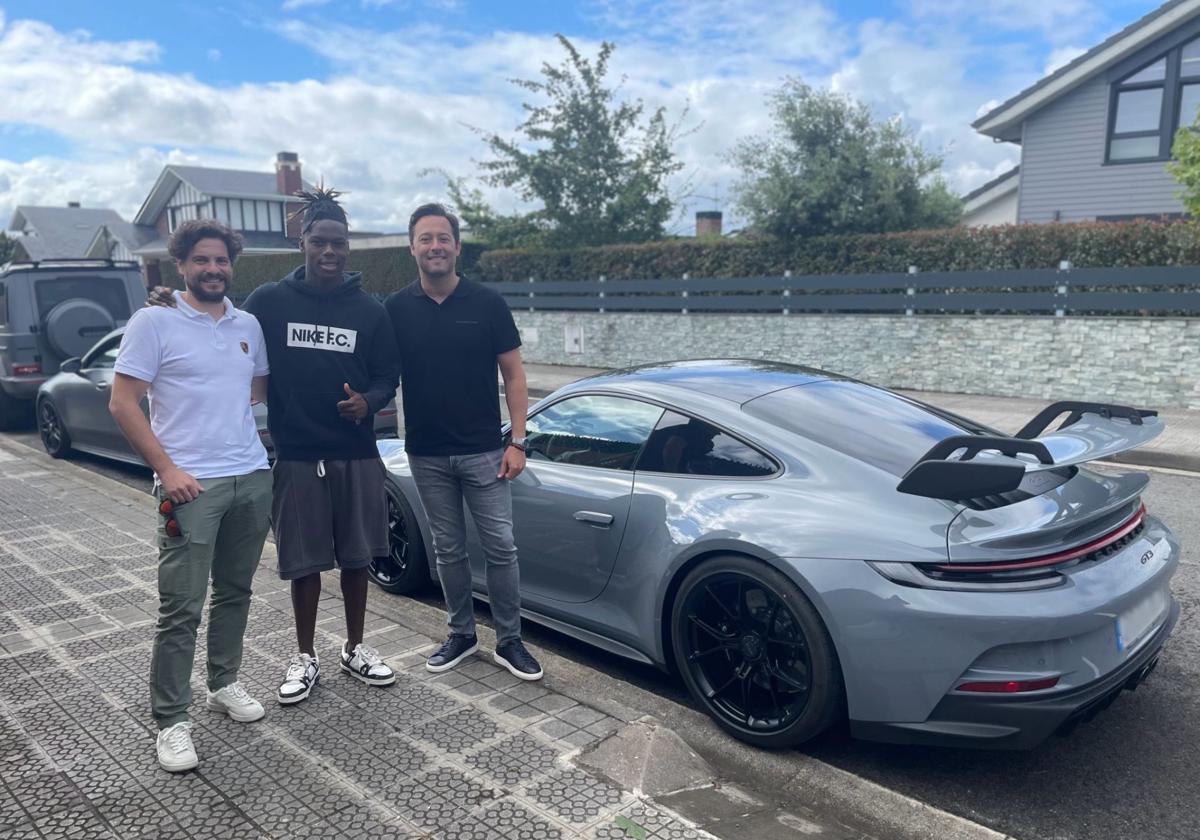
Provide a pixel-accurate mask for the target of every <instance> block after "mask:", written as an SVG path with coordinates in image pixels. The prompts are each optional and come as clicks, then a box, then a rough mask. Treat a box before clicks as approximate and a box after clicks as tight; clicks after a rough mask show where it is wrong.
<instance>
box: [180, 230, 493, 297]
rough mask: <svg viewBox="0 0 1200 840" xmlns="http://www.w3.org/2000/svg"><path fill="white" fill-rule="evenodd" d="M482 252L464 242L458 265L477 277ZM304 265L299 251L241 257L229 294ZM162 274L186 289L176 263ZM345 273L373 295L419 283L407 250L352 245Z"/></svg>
mask: <svg viewBox="0 0 1200 840" xmlns="http://www.w3.org/2000/svg"><path fill="white" fill-rule="evenodd" d="M482 251H483V246H482V245H479V244H477V243H474V242H464V243H463V245H462V256H461V257H459V261H458V262H459V267H460V268H461V269H462V270H463V271H465V272H468V273H470V274H472V275H474V274H475V273H476V271H477V266H478V263H479V255H480V253H482ZM303 262H304V259H303V257H302V256H301V255H300V252H299V251H296V252H295V253H292V254H255V255H251V256H242V257H241V258H239V259H238V261H237V265H236V266H234V271H233V288H232V289H231V290H230V291H231V292H233V294H235V295H242V294H247V293H248V292H251V291H253V290H254V289H256V288H257V287H259V286H261V285H262V284H263V283H270V282H271V281H273V280H279V279H280V278H282V277H284V276H286V275H287V274H289V273H290V272H291V271H292V270H293V269H295V268H296V266H298V265H301V264H303ZM159 270H160V272H161V274H162V279H163V282H164V283H165V284H166V285H168V286H172V287H174V288H176V289H181V288H183V283H182V282H181V280H180V278H179V273H178V272H176V270H175V262H174V261H173V260H162V261H161V262H160V263H159ZM346 270H347V271H361V272H362V273H363V288H364V289H365V290H366V291H368V292H371V293H374V294H387V293H389V292H394V291H396V290H397V289H402V288H404V287H405V286H407V285H408V284H409V283H411V282H412V281H413V280H416V279H417V264H416V263H415V262H414V261H413V258H412V254H410V253H409V251H408V249H407V248H367V249H363V250H360V251H356V250H354V248H353V244H352V245H351V249H350V258H349V260H347V262H346Z"/></svg>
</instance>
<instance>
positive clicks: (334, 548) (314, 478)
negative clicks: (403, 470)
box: [271, 458, 388, 580]
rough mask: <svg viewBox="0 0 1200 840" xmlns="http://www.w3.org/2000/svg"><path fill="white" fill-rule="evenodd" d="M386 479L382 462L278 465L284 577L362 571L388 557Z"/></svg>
mask: <svg viewBox="0 0 1200 840" xmlns="http://www.w3.org/2000/svg"><path fill="white" fill-rule="evenodd" d="M384 473H385V469H384V466H383V461H381V460H379V459H378V458H363V459H358V460H353V461H276V462H275V467H274V477H275V497H274V502H273V504H272V506H271V523H272V526H273V528H274V529H275V546H276V548H277V549H278V552H279V577H281V578H283V579H284V580H295V579H296V578H301V577H306V576H308V575H311V574H316V573H318V572H325V571H328V570H329V569H332V568H333V567H334V566H335V565H336V566H338V567H339V568H342V569H362V568H365V567H367V566H369V565H370V564H371V560H372V558H375V557H386V556H387V553H388V525H387V495H386V493H385V491H384V489H383V478H384Z"/></svg>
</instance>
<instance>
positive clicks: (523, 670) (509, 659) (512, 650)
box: [492, 639, 542, 680]
mask: <svg viewBox="0 0 1200 840" xmlns="http://www.w3.org/2000/svg"><path fill="white" fill-rule="evenodd" d="M492 658H493V659H494V660H496V664H497V665H503V666H504V667H505V668H507V669H508V670H509V671H510V672H512V675H513V676H514V677H517V678H518V679H522V680H540V679H541V678H542V666H541V665H539V664H538V661H537V660H536V659H534V658H533V654H532V653H530V652H529V651H528V650H526V649H525V644H524V643H523V642H522V641H521V640H520V639H513V640H512V641H511V642H505V643H504V644H502V645H497V646H496V653H495V654H494V655H493V656H492Z"/></svg>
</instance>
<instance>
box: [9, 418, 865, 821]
mask: <svg viewBox="0 0 1200 840" xmlns="http://www.w3.org/2000/svg"><path fill="white" fill-rule="evenodd" d="M145 502H146V499H145V496H144V494H142V493H141V492H140V491H134V490H129V489H126V488H123V487H121V486H119V485H115V484H113V483H112V482H110V481H108V480H107V479H103V478H100V477H97V476H95V475H92V474H90V473H88V472H86V471H84V470H81V469H78V468H76V467H75V466H73V465H71V464H65V463H62V462H54V461H52V460H51V459H49V458H47V457H45V456H44V455H41V454H37V453H34V452H32V451H30V450H28V449H23V448H22V447H21V446H20V445H18V444H15V443H13V442H11V441H8V442H5V441H0V836H3V837H4V838H11V840H18V839H20V840H24V838H46V839H47V840H49V839H50V838H60V837H61V838H68V837H70V838H84V837H86V838H176V837H178V838H184V837H194V838H204V837H213V838H238V840H241V838H305V837H314V838H316V837H320V838H332V837H346V838H363V837H379V838H385V837H427V836H437V837H445V838H458V837H471V838H477V837H478V838H493V837H495V838H499V837H530V838H549V837H595V838H610V837H611V838H617V837H663V838H666V837H703V836H707V835H705V834H704V833H703V832H698V831H696V830H695V829H693V828H691V827H690V826H689V825H687V824H686V823H684V822H683V821H681V820H680V819H678V818H676V817H675V816H674V815H672V814H671V813H669V812H667V811H664V810H661V809H659V808H656V807H655V806H654V804H653V803H652V802H650V801H648V800H645V799H642V798H638V797H636V796H634V795H633V794H632V793H630V792H629V791H625V790H622V789H620V788H619V787H617V786H616V785H614V784H612V783H611V782H609V781H607V780H606V779H605V778H602V777H601V776H598V775H596V774H594V773H588V772H585V771H583V770H580V769H578V768H577V767H575V766H574V765H573V764H572V761H571V758H572V757H573V756H575V755H577V754H579V753H580V751H586V750H587V749H589V748H591V747H593V746H595V745H596V744H597V743H599V742H601V741H602V740H604V739H606V738H608V737H609V736H611V735H613V734H614V733H616V732H618V731H619V730H620V729H622V727H623V726H624V724H625V723H626V722H625V721H622V720H618V719H615V718H613V717H611V716H609V715H606V714H604V713H602V712H600V711H597V710H595V709H593V708H590V707H589V706H587V705H585V704H580V703H578V702H576V701H574V700H571V699H569V698H567V697H564V696H562V695H560V694H558V693H556V692H554V691H551V690H549V689H547V688H546V687H545V686H544V685H540V684H529V683H522V682H520V681H518V680H517V679H516V678H514V677H512V676H511V675H509V674H508V673H507V672H506V671H502V670H501V669H499V668H497V667H496V666H495V665H493V664H491V663H490V662H489V661H487V660H486V659H484V658H483V657H478V658H477V659H476V661H473V662H471V663H469V664H467V665H466V666H465V667H460V668H458V669H455V670H454V671H453V672H450V673H449V674H445V675H439V676H436V677H434V676H432V675H429V674H428V673H427V672H426V671H425V670H424V667H423V662H424V655H425V654H426V653H427V652H428V651H429V650H430V649H431V648H432V647H433V640H432V639H431V638H430V637H429V636H425V635H421V634H419V633H415V632H413V631H412V630H410V629H409V628H407V627H403V626H400V625H398V624H396V623H395V622H394V621H392V620H390V619H389V618H388V617H386V616H384V615H380V614H378V613H375V612H373V613H372V615H371V616H370V618H369V620H368V634H367V642H368V643H369V644H372V645H374V646H376V647H377V648H379V649H380V651H381V652H382V653H383V654H384V655H385V656H386V657H388V658H389V659H390V661H391V662H392V663H393V664H394V665H396V666H398V669H399V670H400V674H399V679H398V682H397V684H396V685H395V686H393V687H391V688H387V689H378V688H368V687H366V686H363V685H362V684H361V683H358V682H356V681H355V680H353V679H350V678H349V677H347V676H345V675H342V674H340V673H339V672H338V671H337V670H336V666H334V665H333V664H332V663H336V661H337V659H336V650H337V647H338V645H339V644H340V640H341V636H340V628H341V627H342V622H343V619H342V611H341V604H340V601H339V599H338V598H337V597H336V594H335V593H334V592H333V590H335V589H336V584H335V583H334V582H333V581H330V582H329V584H333V585H332V586H330V585H329V584H327V589H328V590H329V591H328V592H327V593H326V597H325V598H324V599H323V601H322V614H321V620H320V623H319V625H318V643H317V645H318V652H319V653H320V654H321V656H322V659H323V661H324V662H325V663H326V668H325V675H324V678H323V680H322V682H321V686H320V688H319V689H318V690H317V691H316V692H314V694H313V697H312V698H310V699H309V700H308V701H307V702H305V703H303V704H301V705H299V706H296V707H293V708H289V709H281V708H280V707H278V706H277V705H276V704H274V703H273V702H268V704H267V705H268V715H267V718H266V719H265V720H264V721H262V722H259V723H255V724H248V725H246V724H236V723H233V722H231V721H229V720H228V719H227V718H225V717H224V716H218V715H215V714H213V713H210V712H207V711H206V710H204V709H203V708H202V700H201V703H200V704H199V705H196V706H194V708H193V712H192V716H193V720H194V722H195V724H196V730H195V739H196V742H197V749H198V752H199V754H200V756H201V767H200V769H199V770H198V771H197V772H191V773H185V774H179V775H170V774H167V773H165V772H163V771H162V770H160V769H159V768H158V767H157V764H156V761H155V757H154V749H153V724H152V721H151V720H150V717H149V714H148V710H147V698H146V693H147V689H146V673H147V671H148V666H149V657H150V646H149V645H150V640H151V637H152V629H153V616H154V614H155V611H156V607H157V595H156V589H155V586H156V555H155V550H154V548H153V546H152V544H151V539H152V534H153V527H154V513H153V510H152V507H151V506H150V505H148V504H146V503H145ZM291 627H292V622H291V614H290V604H289V599H288V594H287V590H286V587H285V586H283V585H281V584H280V582H279V581H278V579H277V578H276V576H275V573H274V554H273V551H271V550H270V548H269V547H268V551H267V553H266V555H265V556H264V561H263V566H262V569H261V570H260V572H259V574H258V576H257V578H256V581H255V596H254V605H253V609H252V611H251V616H250V626H249V628H248V633H247V640H248V641H247V650H246V656H245V662H244V665H243V669H242V673H241V678H242V681H243V683H244V684H246V685H247V687H248V688H249V689H250V690H251V692H252V693H254V694H256V695H257V696H258V697H260V698H262V699H264V700H268V701H269V700H270V698H271V694H272V692H273V691H274V688H275V687H276V685H277V682H278V679H279V677H280V674H281V673H282V671H283V669H284V667H285V665H286V662H287V659H288V658H289V657H290V655H291V654H292V652H293V650H294V640H293V637H292V629H291ZM203 638H204V626H203V625H202V626H201V642H203ZM197 658H198V661H200V662H202V661H203V643H201V645H200V649H199V650H198V652H197ZM202 673H203V668H202V667H201V668H200V669H199V672H198V674H200V675H202ZM193 687H194V689H195V690H196V692H197V695H198V696H199V697H200V698H203V678H202V676H197V677H196V678H195V679H194V680H193ZM833 836H847V835H833Z"/></svg>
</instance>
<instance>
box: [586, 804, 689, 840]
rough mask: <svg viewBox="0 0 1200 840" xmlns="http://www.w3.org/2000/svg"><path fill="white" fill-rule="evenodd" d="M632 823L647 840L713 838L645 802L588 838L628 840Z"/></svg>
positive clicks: (630, 807) (589, 834) (590, 833)
mask: <svg viewBox="0 0 1200 840" xmlns="http://www.w3.org/2000/svg"><path fill="white" fill-rule="evenodd" d="M621 818H624V819H621ZM630 823H632V825H634V826H636V827H637V828H640V829H641V830H642V832H643V833H644V835H645V837H646V838H647V840H650V838H654V840H698V838H707V837H710V836H711V835H709V834H707V833H704V832H701V831H697V830H696V829H694V828H691V827H689V826H687V825H685V824H684V823H682V822H680V821H679V820H677V819H675V818H674V817H671V816H670V815H669V814H666V813H664V812H662V811H660V810H658V809H657V808H654V807H652V806H649V805H646V804H645V803H643V802H637V803H634V804H633V805H631V806H629V807H627V808H624V809H622V811H621V813H620V814H619V815H617V816H614V817H613V818H612V819H610V820H606V821H604V823H603V824H601V825H600V826H597V827H596V828H595V829H594V830H593V831H592V832H589V833H588V835H587V836H588V837H589V838H595V840H628V838H629V837H630V836H631V834H630V832H629V830H628V826H629V824H630Z"/></svg>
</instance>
